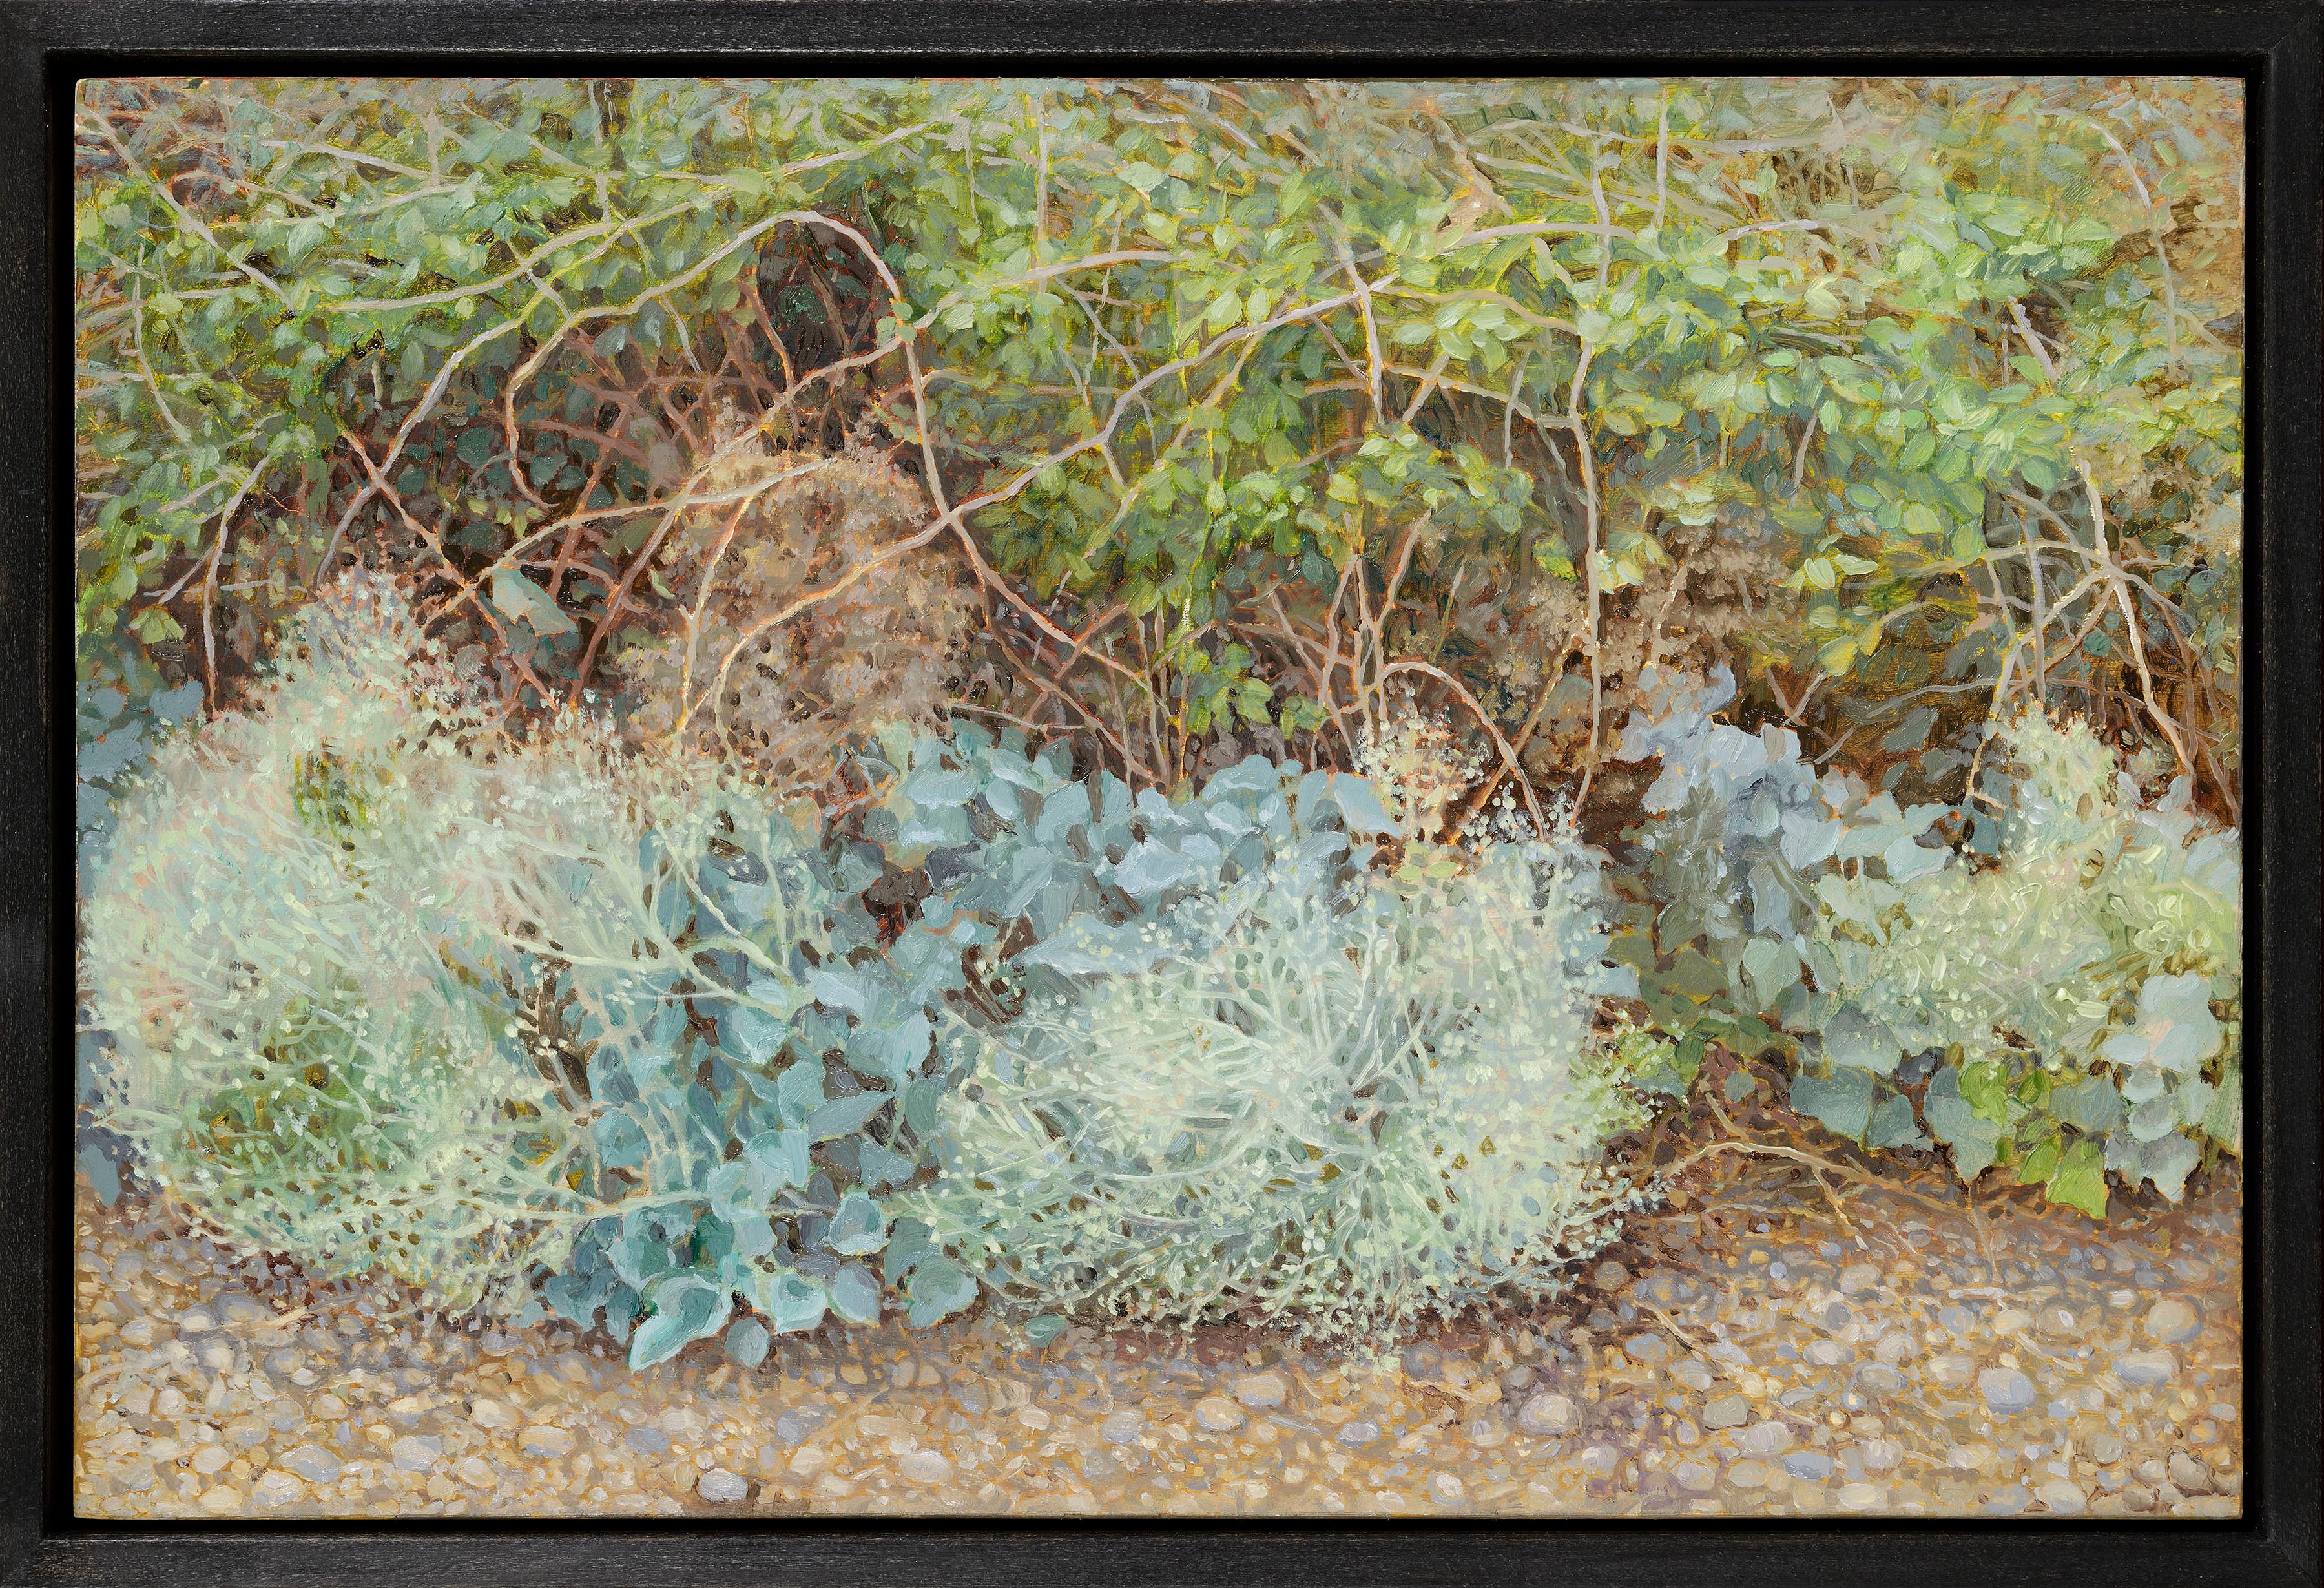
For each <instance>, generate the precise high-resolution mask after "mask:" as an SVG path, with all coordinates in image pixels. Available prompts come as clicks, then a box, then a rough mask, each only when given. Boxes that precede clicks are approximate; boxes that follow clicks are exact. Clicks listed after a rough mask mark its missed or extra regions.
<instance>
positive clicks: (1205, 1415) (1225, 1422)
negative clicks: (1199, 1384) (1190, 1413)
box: [1194, 1395, 1244, 1434]
mask: <svg viewBox="0 0 2324 1588" xmlns="http://www.w3.org/2000/svg"><path fill="white" fill-rule="evenodd" d="M1194 1420H1195V1421H1196V1422H1198V1423H1200V1424H1202V1425H1203V1426H1204V1427H1205V1428H1208V1429H1209V1430H1210V1431H1211V1432H1212V1433H1213V1434H1231V1433H1233V1432H1234V1431H1235V1430H1236V1429H1237V1428H1240V1427H1241V1426H1242V1425H1243V1421H1244V1418H1243V1411H1242V1408H1240V1407H1239V1406H1237V1405H1236V1404H1235V1403H1234V1402H1233V1401H1231V1400H1229V1399H1227V1398H1226V1397H1225V1396H1223V1395H1205V1396H1203V1399H1200V1400H1198V1401H1196V1402H1194Z"/></svg>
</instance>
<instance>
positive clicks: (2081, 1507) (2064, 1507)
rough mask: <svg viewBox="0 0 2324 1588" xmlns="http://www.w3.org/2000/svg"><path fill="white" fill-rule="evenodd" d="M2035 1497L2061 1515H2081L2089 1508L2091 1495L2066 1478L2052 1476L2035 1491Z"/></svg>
mask: <svg viewBox="0 0 2324 1588" xmlns="http://www.w3.org/2000/svg"><path fill="white" fill-rule="evenodd" d="M2033 1497H2034V1498H2035V1499H2036V1500H2040V1501H2041V1502H2042V1503H2043V1505H2045V1506H2048V1507H2049V1508H2050V1510H2052V1511H2053V1512H2054V1513H2056V1514H2057V1515H2059V1516H2061V1517H2071V1516H2080V1514H2081V1513H2082V1512H2083V1511H2085V1510H2089V1504H2090V1500H2089V1495H2087V1494H2084V1493H2083V1492H2082V1491H2080V1489H2078V1488H2076V1487H2075V1486H2074V1484H2073V1483H2072V1482H2070V1480H2068V1479H2065V1478H2052V1479H2051V1480H2050V1481H2049V1482H2046V1483H2044V1484H2043V1485H2042V1486H2041V1487H2040V1488H2039V1489H2036V1490H2035V1491H2033Z"/></svg>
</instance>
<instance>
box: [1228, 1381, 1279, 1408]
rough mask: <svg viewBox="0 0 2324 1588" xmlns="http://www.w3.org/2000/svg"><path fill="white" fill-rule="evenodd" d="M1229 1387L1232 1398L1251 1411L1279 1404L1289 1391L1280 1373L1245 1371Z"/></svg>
mask: <svg viewBox="0 0 2324 1588" xmlns="http://www.w3.org/2000/svg"><path fill="white" fill-rule="evenodd" d="M1231 1389H1232V1390H1233V1393H1234V1398H1235V1399H1237V1400H1240V1402H1242V1403H1243V1405H1245V1406H1247V1407H1249V1408H1251V1409H1252V1410H1253V1411H1261V1410H1264V1409H1266V1408H1268V1407H1275V1406H1281V1405H1282V1404H1283V1398H1284V1397H1285V1396H1286V1394H1288V1393H1289V1392H1290V1387H1289V1386H1288V1385H1286V1383H1285V1382H1284V1381H1283V1375H1282V1374H1281V1373H1246V1374H1244V1375H1243V1376H1242V1377H1241V1378H1240V1379H1237V1380H1235V1381H1234V1383H1233V1384H1232V1386H1231Z"/></svg>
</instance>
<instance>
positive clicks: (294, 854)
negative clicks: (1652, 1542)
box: [70, 78, 2245, 1524]
mask: <svg viewBox="0 0 2324 1588" xmlns="http://www.w3.org/2000/svg"><path fill="white" fill-rule="evenodd" d="M2244 108H2245V107H2244V104H2243V99H2242V97H2241V88H2240V85H2239V84H2237V83H2236V82H2231V81H2224V80H2213V79H2202V78H1956V79H1935V78H1930V79H1841V78H1669V79H1644V80H1623V81H1607V80H1552V79H1517V78H1511V79H1488V80H1461V81H1449V80H1448V81H1438V82H1426V81H1385V80H1383V81H1364V80H1342V81H1325V80H1250V81H1241V80H1200V81H1197V80H1176V79H1173V80H1161V79H1155V80H1093V79H1058V80H1049V79H1045V80H1031V79H1018V78H945V79H918V78H912V79H900V78H899V79H869V78H865V79H847V78H813V79H768V80H736V79H724V78H709V79H697V78H685V79H669V80H654V79H629V78H623V79H610V78H586V79H585V78H546V79H516V80H486V79H481V78H430V79H393V80H391V79H383V78H332V79H315V78H246V79H227V78H115V79H106V80H89V81H84V82H82V83H80V84H79V85H78V88H76V90H75V96H74V99H73V102H72V110H73V180H74V209H73V223H74V235H73V241H72V248H73V254H72V263H73V283H74V291H75V300H74V305H73V311H74V321H73V326H74V335H75V348H76V355H75V365H74V380H75V398H76V409H75V429H74V437H75V448H76V454H75V457H76V465H77V469H76V487H77V496H76V505H75V516H74V535H75V542H74V543H75V556H76V564H75V583H74V613H75V618H76V623H77V629H76V634H77V646H78V650H77V669H76V678H75V685H74V688H75V706H76V712H77V729H78V732H77V743H78V771H77V775H78V815H77V821H78V920H77V936H76V946H77V969H78V981H77V986H78V1000H77V1002H78V1011H77V1024H78V1077H79V1090H78V1099H77V1103H76V1109H77V1115H76V1120H75V1131H76V1159H75V1169H76V1174H75V1197H76V1200H75V1230H76V1242H75V1250H74V1253H73V1260H74V1269H73V1276H74V1288H73V1291H72V1295H73V1305H74V1317H73V1322H74V1352H75V1354H74V1357H73V1362H72V1394H73V1412H74V1425H73V1430H72V1440H73V1456H72V1466H71V1487H70V1496H71V1505H72V1507H73V1509H74V1510H75V1511H76V1512H77V1514H78V1515H79V1516H82V1517H85V1518H97V1519H162V1520H169V1521H172V1522H183V1521H190V1522H203V1521H213V1520H225V1521H244V1520H251V1519H312V1518H345V1519H423V1518H444V1517H472V1518H520V1517H535V1518H566V1519H593V1520H605V1519H612V1520H620V1519H629V1518H634V1517H639V1516H652V1517H660V1516H667V1517H679V1518H684V1517H691V1518H696V1519H718V1518H726V1519H733V1518H743V1517H749V1518H761V1519H780V1518H785V1517H791V1516H798V1515H805V1514H857V1515H878V1514H892V1515H940V1516H967V1515H1001V1516H1012V1517H1050V1516H1094V1517H1115V1518H1123V1517H1139V1518H1144V1517H1163V1516H1167V1517H1193V1518H1220V1517H1333V1516H1396V1517H1429V1518H1443V1517H1462V1516H1468V1517H1478V1516H1529V1517H1542V1518H1575V1517H1584V1516H1592V1517H1595V1516H1626V1517H1635V1516H1646V1517H1673V1516H1697V1515H1708V1516H1712V1517H1744V1516H1839V1515H1869V1516H1888V1517H1895V1516H1907V1515H1911V1516H1933V1517H1942V1518H1971V1517H1986V1516H1997V1515H2010V1516H2015V1515H2021V1514H2022V1515H2027V1516H2033V1517H2046V1518H2070V1517H2075V1516H2084V1515H2099V1516H2116V1517H2136V1518H2150V1519H2154V1520H2155V1521H2156V1522H2157V1523H2158V1524H2167V1523H2169V1522H2172V1521H2173V1520H2176V1519H2187V1518H2203V1517H2222V1516H2234V1515H2236V1514H2238V1512H2239V1510H2240V1508H2241V1504H2242V1500H2241V1498H2240V1497H2241V1494H2242V1491H2243V1485H2244V1479H2245V1470H2244V1460H2243V1437H2244V1435H2243V1430H2244V1421H2243V1417H2242V1412H2243V1408H2244V1403H2245V1397H2244V1376H2243V1358H2242V1334H2243V1312H2242V1301H2241V1297H2242V1292H2243V1284H2244V1278H2243V1265H2242V1250H2243V1248H2242V1230H2243V1220H2242V1212H2241V1210H2242V1191H2241V1186H2242V1181H2241V1168H2240V1164H2241V1159H2240V1150H2241V1143H2242V1135H2243V1115H2242V1095H2243V1093H2242V1084H2243V1077H2242V1070H2241V1051H2242V1049H2241V1040H2240V1035H2241V1018H2242V1007H2243V1006H2242V995H2243V992H2242V990H2243V981H2242V963H2243V938H2242V929H2241V921H2242V907H2241V900H2242V887H2243V884H2242V879H2241V873H2240V853H2241V851H2240V843H2239V838H2238V824H2239V821H2240V812H2239V798H2240V794H2239V788H2240V783H2239V780H2240V767H2241V764H2242V763H2241V757H2240V748H2241V732H2240V716H2239V704H2238V703H2239V698H2240V682H2241V661H2242V646H2241V632H2242V630H2241V603H2242V590H2243V586H2242V516H2241V515H2242V495H2241V477H2242V476H2241V468H2242V429H2243V413H2242V398H2241V393H2242V381H2243V367H2244V360H2243V340H2244V337H2243V307H2242V306H2243V259H2244V255H2243V246H2244V235H2245V211H2244V191H2245V180H2244V179H2245V168H2244V141H2243V117H2244Z"/></svg>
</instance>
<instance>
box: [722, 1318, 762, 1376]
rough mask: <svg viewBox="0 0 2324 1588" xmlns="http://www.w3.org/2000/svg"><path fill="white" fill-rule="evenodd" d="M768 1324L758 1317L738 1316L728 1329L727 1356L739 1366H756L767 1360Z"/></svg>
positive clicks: (746, 1367)
mask: <svg viewBox="0 0 2324 1588" xmlns="http://www.w3.org/2000/svg"><path fill="white" fill-rule="evenodd" d="M767 1342H768V1334H767V1325H764V1324H762V1323H761V1322H760V1321H759V1320H758V1319H756V1318H738V1319H736V1320H735V1321H734V1323H733V1324H732V1325H729V1326H728V1328H727V1330H726V1356H727V1359H728V1360H729V1361H731V1362H733V1364H734V1365H735V1366H736V1367H739V1368H745V1369H748V1368H754V1367H757V1366H758V1365H759V1364H760V1363H761V1362H764V1361H766V1360H767Z"/></svg>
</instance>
